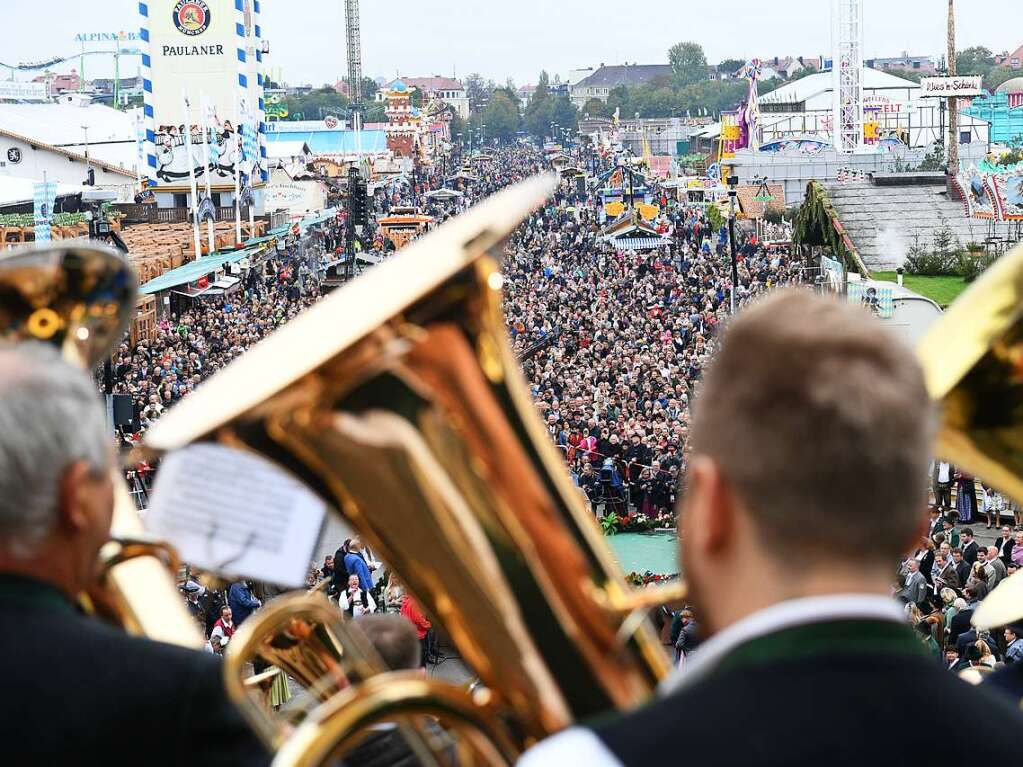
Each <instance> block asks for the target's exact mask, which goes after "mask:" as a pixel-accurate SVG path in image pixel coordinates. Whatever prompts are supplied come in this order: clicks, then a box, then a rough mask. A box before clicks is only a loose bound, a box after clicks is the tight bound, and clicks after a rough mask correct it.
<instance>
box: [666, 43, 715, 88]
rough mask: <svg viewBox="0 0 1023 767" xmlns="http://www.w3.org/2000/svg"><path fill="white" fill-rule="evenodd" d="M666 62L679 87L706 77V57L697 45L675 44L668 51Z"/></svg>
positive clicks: (701, 48)
mask: <svg viewBox="0 0 1023 767" xmlns="http://www.w3.org/2000/svg"><path fill="white" fill-rule="evenodd" d="M668 61H669V63H670V64H671V71H672V72H673V73H674V75H675V79H676V81H677V82H678V84H679V85H681V86H686V85H689V84H690V83H695V82H697V81H698V80H704V79H706V77H707V56H706V54H705V53H704V52H703V47H702V46H701V45H700V44H699V43H694V42H681V43H675V44H674V45H673V46H671V48H669V49H668Z"/></svg>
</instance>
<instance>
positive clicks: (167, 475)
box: [145, 444, 326, 586]
mask: <svg viewBox="0 0 1023 767" xmlns="http://www.w3.org/2000/svg"><path fill="white" fill-rule="evenodd" d="M150 501H151V502H150V507H149V512H148V514H146V520H145V522H146V528H147V530H148V531H149V532H151V533H152V534H154V535H156V536H158V537H160V538H162V539H164V540H167V541H168V542H170V543H171V544H172V545H173V546H174V547H175V548H177V550H178V553H179V555H180V556H181V559H182V560H183V561H185V562H188V563H189V564H192V565H195V566H196V567H200V568H203V569H206V570H211V571H214V572H217V573H222V574H230V575H237V576H243V577H248V578H255V579H258V580H263V581H269V582H271V583H276V584H280V585H284V586H302V585H304V584H305V579H306V574H307V573H308V570H309V564H310V562H311V561H312V557H313V548H314V546H315V544H316V540H317V537H318V536H319V532H320V528H321V526H322V525H323V517H324V513H325V511H326V505H325V504H324V503H323V501H322V500H320V499H319V498H318V497H317V496H315V495H314V494H313V493H312V492H310V491H309V490H308V489H307V488H306V487H305V486H304V485H302V484H301V483H299V482H298V481H297V480H295V479H294V478H292V477H291V476H290V475H288V474H286V473H285V472H284V471H283V470H281V469H279V468H278V467H276V466H274V465H273V464H271V463H270V462H268V461H266V460H265V459H263V458H260V457H259V456H256V455H252V454H250V453H246V452H243V451H240V450H234V449H232V448H228V447H224V446H222V445H208V444H203V445H192V446H190V447H187V448H184V449H183V450H178V451H176V452H174V453H171V454H170V455H169V456H167V457H166V458H165V459H164V460H163V463H162V465H161V466H160V471H159V472H158V473H157V478H156V486H155V487H154V489H153V493H152V495H151V497H150Z"/></svg>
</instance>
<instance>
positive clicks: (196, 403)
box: [146, 177, 682, 765]
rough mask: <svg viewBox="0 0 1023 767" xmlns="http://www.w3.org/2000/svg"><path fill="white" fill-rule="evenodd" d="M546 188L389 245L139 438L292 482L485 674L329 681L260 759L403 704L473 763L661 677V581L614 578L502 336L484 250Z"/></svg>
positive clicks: (495, 263)
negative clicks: (341, 522)
mask: <svg viewBox="0 0 1023 767" xmlns="http://www.w3.org/2000/svg"><path fill="white" fill-rule="evenodd" d="M554 183H555V182H554V180H553V178H548V177H536V178H532V179H530V180H527V181H524V182H522V183H520V184H517V185H516V186H514V187H511V188H509V189H506V190H504V191H502V192H500V193H498V194H496V195H494V196H492V197H490V198H488V199H487V200H485V201H483V202H482V203H480V204H479V205H477V206H476V207H474V208H473V209H472V210H471V211H469V212H467V213H465V214H462V215H460V216H458V217H456V218H454V219H452V220H451V221H449V222H447V223H445V224H444V225H443V226H441V227H439V228H438V229H437V230H435V231H434V232H432V233H431V234H429V235H427V236H426V237H424V238H423V239H421V240H419V241H417V242H415V243H413V244H411V245H409V246H407V247H406V248H404V249H403V250H401V251H400V252H399V253H397V254H396V255H395V256H393V257H391V258H389V259H388V260H387V261H385V262H384V263H382V264H380V265H379V266H376V267H375V268H374V269H372V270H371V271H369V272H368V273H367V274H365V275H363V276H362V277H360V278H359V279H358V280H356V281H355V282H353V283H351V284H350V285H348V286H346V287H344V288H343V289H341V290H339V291H337V292H336V293H334V294H332V295H330V296H329V297H327V298H325V299H323V300H322V301H320V302H318V303H317V304H316V305H314V306H313V307H312V308H310V309H309V310H307V311H306V312H304V313H303V314H302V315H300V316H299V317H297V318H296V319H294V320H293V321H291V322H290V323H288V324H287V325H286V326H284V327H283V328H281V329H280V330H278V331H277V332H276V333H275V334H274V335H272V336H271V337H270V338H268V339H266V340H265V341H264V342H262V343H261V344H260V345H259V346H258V347H256V348H255V349H253V350H251V351H249V352H248V353H246V354H245V355H243V356H242V357H241V358H239V359H238V360H237V361H235V362H234V363H233V364H232V365H230V366H228V367H227V368H226V369H224V370H222V371H220V372H219V373H218V374H216V375H215V376H214V377H213V378H212V379H210V380H209V381H208V382H206V383H205V384H204V385H203V386H201V387H200V388H199V389H198V390H197V391H196V392H195V393H194V394H193V395H192V396H191V397H190V398H189V399H187V400H185V401H184V402H182V403H181V404H180V405H179V406H178V407H176V408H175V409H174V410H173V411H172V412H170V413H169V414H167V415H166V416H164V417H163V418H162V419H161V420H160V421H159V422H158V423H157V424H156V425H155V426H154V427H153V428H152V429H151V430H150V431H149V434H148V436H147V439H146V447H147V449H148V450H150V451H152V452H153V453H155V454H163V453H166V452H168V451H174V450H178V449H186V448H187V446H189V445H191V444H193V443H197V442H198V443H202V442H206V443H211V442H212V443H219V444H220V445H223V446H228V447H231V448H234V449H237V450H241V451H245V452H248V453H254V454H256V455H258V456H260V457H261V458H264V459H266V460H267V461H269V462H270V463H272V464H274V465H276V466H277V467H279V468H282V469H284V470H285V471H286V472H289V473H290V474H291V475H292V476H293V477H296V478H298V479H299V480H301V481H302V482H303V483H304V484H305V485H306V486H307V487H308V488H309V489H311V490H312V491H313V492H314V493H315V494H317V495H318V496H319V497H320V498H321V499H323V501H324V502H325V503H326V504H327V505H328V507H329V508H331V509H332V510H334V511H336V512H337V513H339V514H340V515H341V516H342V517H343V518H345V519H346V520H347V521H348V522H349V523H350V524H351V525H352V526H353V527H354V528H355V529H356V530H357V531H358V532H359V534H360V535H361V537H362V538H363V540H364V541H366V542H367V543H368V544H369V545H370V546H371V548H372V549H373V551H374V552H375V553H376V555H378V556H379V557H380V558H381V559H382V560H383V561H384V562H386V563H388V565H389V566H391V567H392V568H394V570H395V572H396V573H397V574H398V575H399V576H400V578H401V580H402V582H403V583H405V584H406V585H407V587H408V589H409V592H410V593H411V594H413V595H414V596H415V598H416V599H417V600H418V601H419V603H420V604H422V605H423V606H424V607H425V609H426V611H427V612H428V614H429V615H430V617H431V618H433V619H436V621H437V622H439V623H440V625H441V626H443V627H444V629H445V630H446V632H447V633H448V634H449V635H450V637H451V640H452V642H453V643H454V645H455V646H456V647H457V649H458V650H459V652H460V654H461V656H462V658H463V659H464V660H465V661H466V663H467V664H468V665H469V666H470V667H471V668H472V670H473V671H474V672H475V673H476V674H478V676H479V677H480V679H481V680H482V682H483V685H484V686H485V689H481V690H477V691H475V693H473V694H470V693H468V692H466V691H464V690H462V689H458V688H453V687H452V686H451V685H446V686H445V685H444V683H441V682H439V680H433V679H430V680H427V679H422V678H405V679H402V678H394V677H393V676H390V675H382V676H373V677H372V678H369V679H366V680H363V681H360V682H359V683H358V684H352V685H349V686H347V687H345V688H344V689H342V690H341V691H339V692H337V693H336V694H334V695H333V696H331V697H330V699H329V700H328V701H327V702H326V703H325V704H324V705H322V706H320V707H319V708H318V709H317V710H316V711H315V712H314V713H313V714H312V715H310V716H309V717H308V718H307V720H306V721H305V722H304V723H303V724H302V725H301V726H300V727H299V729H298V731H297V732H296V733H295V734H294V735H293V736H292V737H291V738H288V739H287V741H286V742H285V744H284V746H283V749H282V750H281V751H280V752H279V754H278V761H277V762H276V763H278V764H303V765H305V764H309V765H311V764H319V763H321V762H322V761H323V760H325V759H327V758H328V756H329V755H330V754H334V755H336V752H337V747H338V745H339V743H340V744H345V743H348V742H349V741H350V740H351V738H353V737H355V735H356V733H357V731H358V730H359V729H360V728H363V727H365V726H366V725H368V724H372V723H373V722H376V721H379V720H380V719H381V717H384V718H388V717H390V718H391V719H389V720H393V718H401V717H402V716H404V715H406V714H410V713H412V714H424V713H432V714H435V715H436V716H438V717H439V718H441V719H442V721H447V722H454V723H455V724H456V725H457V724H459V723H461V724H463V725H466V726H467V729H468V732H469V739H470V740H472V741H474V744H475V746H476V753H477V754H482V755H483V756H481V759H482V760H483V762H484V763H491V764H502V763H508V762H511V761H513V760H514V759H515V757H516V756H517V754H518V753H520V752H521V751H522V750H523V749H525V748H527V747H528V746H529V745H530V744H532V743H533V742H535V741H536V740H538V739H541V738H543V737H545V736H547V735H549V734H551V733H554V732H556V731H558V730H561V729H562V728H564V727H567V726H568V725H570V724H572V723H573V722H577V721H579V720H581V719H585V718H587V717H590V716H593V715H595V714H598V713H600V712H604V711H607V710H609V709H629V708H633V707H636V706H638V705H640V704H642V703H643V702H644V701H646V700H647V699H648V698H650V697H651V695H652V694H653V693H654V691H655V688H656V686H657V684H658V682H659V680H660V679H662V678H663V677H664V676H665V674H666V673H667V672H668V670H669V663H668V659H667V656H666V653H665V651H664V648H663V646H661V645H660V643H659V641H658V639H657V638H656V637H655V635H654V632H653V631H652V628H651V626H650V625H649V624H648V621H647V620H646V613H647V611H648V610H649V609H650V608H651V607H653V606H656V605H658V604H661V603H664V602H669V601H675V600H677V599H679V598H681V596H682V586H681V584H676V585H675V586H671V587H665V588H661V589H646V590H643V591H641V592H633V591H631V589H630V587H629V586H628V585H627V584H626V582H625V579H624V577H623V575H622V573H621V571H620V569H619V567H618V565H617V563H616V562H615V561H614V559H613V557H612V555H611V552H610V550H609V549H608V547H607V545H606V544H605V543H604V540H603V536H602V535H601V533H600V531H599V529H598V527H597V525H596V523H595V519H594V517H593V515H592V514H591V513H589V512H588V511H586V510H585V509H584V507H583V504H582V503H581V501H580V496H579V492H578V490H577V488H576V487H575V486H574V485H573V483H572V481H571V478H570V477H569V475H568V472H567V471H566V469H565V466H564V462H563V459H562V458H561V457H560V455H559V454H558V452H557V451H556V449H555V447H554V446H553V444H552V443H551V440H550V438H549V436H548V434H547V432H546V431H545V429H544V426H543V424H542V423H541V422H540V420H539V419H538V417H537V415H536V411H535V408H534V406H533V404H532V401H531V397H530V392H529V388H528V386H527V384H526V382H525V380H524V378H523V376H522V373H521V371H520V370H519V367H518V364H517V361H516V359H515V357H514V355H513V353H512V350H511V348H510V346H509V344H508V341H507V336H506V330H505V326H504V318H503V313H502V308H501V287H502V283H503V277H502V275H501V272H500V268H499V263H500V260H501V255H502V249H503V246H504V242H505V240H506V238H507V236H508V235H509V234H510V233H511V232H512V231H513V229H514V228H515V227H517V226H518V224H519V223H520V221H521V220H523V219H524V218H525V217H526V216H528V215H529V213H530V212H531V211H532V210H534V209H535V208H537V207H538V206H540V205H541V204H542V203H543V201H544V200H545V199H546V197H547V196H548V194H549V193H550V192H551V190H552V189H553V188H554ZM156 492H157V493H159V492H160V483H159V480H158V482H157V490H156ZM251 637H252V639H251V641H253V642H255V643H257V644H259V643H262V642H264V640H263V638H261V637H259V636H257V635H255V634H253V635H251ZM242 644H243V643H239V642H237V637H236V638H235V639H233V640H232V644H231V647H230V648H229V653H230V652H245V649H244V648H243V647H242ZM228 665H230V663H229V664H228ZM230 687H236V685H235V684H234V683H233V682H230V683H229V688H230Z"/></svg>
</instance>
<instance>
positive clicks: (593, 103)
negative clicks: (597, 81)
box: [582, 98, 611, 117]
mask: <svg viewBox="0 0 1023 767" xmlns="http://www.w3.org/2000/svg"><path fill="white" fill-rule="evenodd" d="M582 112H583V114H584V115H589V116H590V117H610V116H611V110H609V109H608V108H607V104H605V103H604V102H603V101H601V100H600V99H597V98H593V99H589V100H588V101H587V102H586V103H585V104H583V110H582Z"/></svg>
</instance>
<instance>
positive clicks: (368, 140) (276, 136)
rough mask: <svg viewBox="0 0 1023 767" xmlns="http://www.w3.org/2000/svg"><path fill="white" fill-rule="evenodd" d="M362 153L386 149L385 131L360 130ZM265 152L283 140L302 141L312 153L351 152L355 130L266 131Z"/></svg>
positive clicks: (384, 150)
mask: <svg viewBox="0 0 1023 767" xmlns="http://www.w3.org/2000/svg"><path fill="white" fill-rule="evenodd" d="M361 133H362V136H361V144H362V152H363V154H373V153H377V152H386V151H387V133H386V132H385V131H382V130H364V131H361ZM266 142H267V153H268V154H269V153H270V152H271V151H272V149H271V148H272V147H273V145H274V144H277V143H281V142H285V143H288V144H294V143H296V142H304V143H305V144H307V145H308V146H309V150H310V152H311V153H312V154H314V155H315V154H352V153H354V152H355V151H356V145H355V132H354V131H350V130H327V128H326V126H324V129H323V130H315V131H302V132H288V133H268V134H267V136H266Z"/></svg>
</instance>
